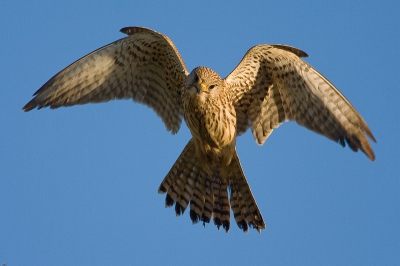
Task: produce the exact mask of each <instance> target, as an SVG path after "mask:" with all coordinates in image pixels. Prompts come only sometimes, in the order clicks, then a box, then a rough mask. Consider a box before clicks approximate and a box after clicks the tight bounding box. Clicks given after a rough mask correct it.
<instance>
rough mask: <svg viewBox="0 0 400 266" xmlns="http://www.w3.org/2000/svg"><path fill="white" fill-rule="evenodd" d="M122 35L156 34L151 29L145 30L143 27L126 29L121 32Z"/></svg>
mask: <svg viewBox="0 0 400 266" xmlns="http://www.w3.org/2000/svg"><path fill="white" fill-rule="evenodd" d="M119 31H120V32H122V33H125V34H127V35H132V34H135V33H138V32H153V33H154V32H155V31H153V30H151V29H148V28H143V27H124V28H122V29H120V30H119Z"/></svg>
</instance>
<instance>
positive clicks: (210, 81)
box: [184, 67, 224, 97]
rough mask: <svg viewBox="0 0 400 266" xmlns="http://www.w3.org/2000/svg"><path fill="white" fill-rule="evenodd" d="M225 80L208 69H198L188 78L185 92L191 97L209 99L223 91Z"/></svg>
mask: <svg viewBox="0 0 400 266" xmlns="http://www.w3.org/2000/svg"><path fill="white" fill-rule="evenodd" d="M223 82H224V81H223V80H222V79H221V77H220V76H219V75H218V74H217V72H215V71H214V70H211V69H209V68H207V67H196V68H195V69H193V70H192V72H190V74H189V75H188V76H187V78H186V83H185V88H184V89H185V90H186V92H187V93H188V94H189V95H190V96H192V97H193V96H203V97H209V96H213V95H218V94H219V92H220V90H222V89H223Z"/></svg>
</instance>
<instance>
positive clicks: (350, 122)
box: [225, 45, 376, 161]
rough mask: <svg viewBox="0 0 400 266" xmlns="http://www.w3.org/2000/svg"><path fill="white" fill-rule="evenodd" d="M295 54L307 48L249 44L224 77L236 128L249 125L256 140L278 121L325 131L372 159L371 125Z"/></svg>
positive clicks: (373, 156) (240, 130)
mask: <svg viewBox="0 0 400 266" xmlns="http://www.w3.org/2000/svg"><path fill="white" fill-rule="evenodd" d="M300 57H307V54H306V53H304V52H303V51H300V50H298V49H296V48H294V47H290V46H285V45H258V46H255V47H253V48H251V49H250V50H249V51H248V52H247V53H246V55H245V56H244V57H243V59H242V61H241V62H240V63H239V65H238V66H237V67H236V69H235V70H234V71H233V72H232V73H231V74H229V76H228V77H226V78H225V81H226V84H227V87H228V89H229V93H230V97H231V99H232V101H233V104H234V106H235V108H236V112H237V130H238V134H242V133H244V132H245V131H246V130H247V129H248V128H251V130H252V133H253V136H254V138H255V140H256V142H257V143H258V144H260V145H262V144H263V143H264V142H265V140H266V139H267V138H268V136H269V135H270V134H271V133H272V131H273V130H274V128H276V127H278V126H279V125H280V124H281V123H283V122H284V121H288V120H292V121H296V122H297V123H298V124H300V125H302V126H304V127H306V128H308V129H310V130H312V131H314V132H316V133H319V134H322V135H324V136H326V137H327V138H329V139H332V140H334V141H336V142H339V143H340V144H341V145H342V146H344V145H345V141H346V142H347V143H348V145H349V147H350V148H351V149H352V150H353V151H358V149H361V150H362V151H363V152H364V153H365V154H366V155H367V156H368V157H369V158H370V159H371V160H372V161H373V160H375V155H374V152H373V150H372V148H371V145H370V143H369V141H368V139H367V136H368V137H369V138H370V139H372V140H373V141H374V142H376V141H375V138H374V137H373V135H372V133H371V130H370V129H369V128H368V126H367V124H366V123H365V121H364V120H363V118H362V117H361V115H360V114H359V113H358V112H357V111H356V109H355V108H354V107H353V106H352V105H351V104H350V102H349V101H348V100H347V99H346V98H345V97H344V96H343V95H342V94H341V93H340V92H339V91H338V90H337V89H336V88H335V86H334V85H333V84H332V83H331V82H329V81H328V80H327V79H326V78H325V77H324V76H322V75H321V74H320V73H318V72H317V71H316V70H315V69H314V68H313V67H311V66H310V65H309V64H308V63H306V62H305V61H303V60H302V59H301V58H300Z"/></svg>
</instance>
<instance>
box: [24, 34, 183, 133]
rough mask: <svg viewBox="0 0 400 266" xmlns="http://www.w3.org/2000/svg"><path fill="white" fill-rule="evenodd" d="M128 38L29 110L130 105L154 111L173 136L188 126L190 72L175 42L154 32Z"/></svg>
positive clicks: (63, 76) (82, 63)
mask: <svg viewBox="0 0 400 266" xmlns="http://www.w3.org/2000/svg"><path fill="white" fill-rule="evenodd" d="M121 32H123V33H126V34H128V35H129V36H128V37H125V38H122V39H120V40H118V41H115V42H113V43H111V44H109V45H106V46H104V47H102V48H100V49H98V50H96V51H94V52H92V53H90V54H88V55H86V56H84V57H82V58H81V59H79V60H77V61H76V62H74V63H72V64H71V65H69V66H68V67H66V68H65V69H64V70H62V71H60V72H59V73H58V74H56V75H55V76H54V77H52V78H51V79H50V80H49V81H48V82H47V83H46V84H44V85H43V86H42V87H41V88H40V89H39V90H38V91H37V92H35V94H34V96H35V98H34V99H32V100H31V101H30V102H29V103H27V104H26V105H25V106H24V107H23V110H25V111H30V110H32V109H34V108H36V107H37V108H38V109H40V108H42V107H46V106H50V108H58V107H61V106H71V105H75V104H85V103H99V102H107V101H110V100H114V99H129V98H132V100H133V101H135V102H139V103H143V104H145V105H147V106H149V107H150V108H152V109H153V110H154V111H155V112H156V113H157V115H158V116H160V117H161V118H162V121H163V122H164V124H165V126H166V128H167V130H168V131H172V133H176V132H177V131H178V130H179V127H180V125H181V122H182V117H183V106H182V102H181V97H180V94H181V87H182V85H183V83H184V81H185V78H186V75H187V74H188V73H187V69H186V66H185V64H184V62H183V60H182V58H181V56H180V55H179V53H178V51H177V49H176V48H175V46H174V44H173V43H172V41H171V40H170V39H169V38H168V37H167V36H165V35H163V34H160V33H158V32H155V31H153V30H150V29H146V28H140V27H128V28H123V29H121Z"/></svg>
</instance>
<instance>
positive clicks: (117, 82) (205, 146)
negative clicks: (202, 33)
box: [23, 27, 376, 232]
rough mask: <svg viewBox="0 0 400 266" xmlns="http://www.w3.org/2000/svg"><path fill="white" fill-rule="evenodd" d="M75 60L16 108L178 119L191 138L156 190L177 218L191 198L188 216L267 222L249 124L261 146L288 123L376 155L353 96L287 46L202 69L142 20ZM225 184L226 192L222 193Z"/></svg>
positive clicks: (263, 48) (170, 124) (175, 125)
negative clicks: (103, 106) (254, 177)
mask: <svg viewBox="0 0 400 266" xmlns="http://www.w3.org/2000/svg"><path fill="white" fill-rule="evenodd" d="M121 32H123V33H125V34H127V35H128V36H127V37H125V38H122V39H120V40H117V41H115V42H113V43H111V44H108V45H106V46H104V47H102V48H100V49H98V50H95V51H94V52H92V53H90V54H88V55H86V56H84V57H82V58H81V59H79V60H78V61H76V62H74V63H72V64H71V65H69V66H68V67H66V68H65V69H64V70H62V71H61V72H59V73H58V74H56V75H55V76H54V77H52V78H51V79H50V80H49V81H48V82H47V83H46V84H44V85H43V86H42V87H41V88H40V89H39V90H38V91H37V92H36V93H35V94H34V98H33V99H32V100H31V101H30V102H28V103H27V104H26V105H25V106H24V107H23V110H25V111H30V110H32V109H34V108H36V107H37V108H38V109H40V108H42V107H47V106H49V107H50V108H58V107H61V106H72V105H76V104H86V103H99V102H107V101H110V100H114V99H132V100H133V101H134V102H138V103H143V104H145V105H147V106H149V107H150V108H152V109H153V110H154V111H155V112H156V113H157V115H158V116H160V117H161V119H162V121H163V122H164V124H165V126H166V129H167V130H168V131H171V132H172V134H175V133H177V132H178V130H179V128H180V125H181V122H182V118H184V120H185V121H186V124H187V126H188V127H189V129H190V132H191V135H192V138H191V139H190V140H189V142H188V144H187V145H186V147H185V148H184V150H183V151H182V153H181V155H180V156H179V157H178V159H177V160H176V162H175V163H174V165H173V166H172V168H171V170H170V171H169V173H168V174H167V175H166V177H165V179H164V180H163V181H162V183H161V185H160V187H159V189H158V192H159V193H167V194H166V199H165V204H166V206H167V207H168V206H173V205H174V204H175V212H176V215H178V216H179V215H181V214H183V213H184V211H185V210H186V208H187V207H188V205H190V219H191V220H192V222H193V223H197V222H198V221H202V222H203V224H204V223H209V222H210V220H211V219H213V221H214V224H215V225H216V226H217V227H218V229H220V227H221V226H222V227H223V228H224V229H225V230H226V232H228V231H229V228H230V211H231V209H232V212H233V215H234V218H235V222H236V223H237V225H238V227H239V228H240V229H242V230H243V231H244V232H247V231H248V228H249V227H253V228H255V229H256V230H257V231H258V232H260V230H261V229H265V223H264V219H263V217H262V216H261V212H260V210H259V208H258V207H257V204H256V201H255V199H254V197H253V194H252V192H251V190H250V187H249V184H248V183H247V180H246V178H245V175H244V172H243V169H242V167H241V165H240V161H239V157H238V155H237V153H236V138H237V137H238V136H239V135H241V134H243V133H244V132H246V131H247V130H248V129H251V132H252V133H253V136H254V139H255V141H256V142H257V143H258V144H259V145H262V144H263V143H264V142H265V140H266V139H267V138H268V136H269V135H270V134H271V133H272V131H273V130H274V129H275V128H277V127H278V126H279V125H280V124H281V123H283V122H285V121H296V122H297V123H298V124H299V125H302V126H304V127H306V128H308V129H309V130H312V131H314V132H316V133H319V134H322V135H324V136H326V137H327V138H329V139H331V140H333V141H336V142H339V143H340V144H341V145H342V146H345V143H347V144H348V146H349V147H350V148H351V149H352V150H353V151H358V150H359V149H360V150H361V151H363V152H364V153H365V154H366V155H367V156H368V158H369V159H371V160H372V161H374V160H375V155H374V152H373V150H372V148H371V146H370V143H369V141H368V139H367V137H369V138H370V139H371V140H373V141H374V142H376V141H375V138H374V137H373V135H372V133H371V130H370V129H369V128H368V126H367V124H366V123H365V121H364V120H363V118H362V117H361V115H360V114H359V113H358V112H357V111H356V109H355V108H354V107H353V106H352V105H351V104H350V102H349V101H348V100H347V99H346V98H345V97H344V96H343V95H342V94H341V93H340V92H339V91H338V90H337V89H336V88H335V86H334V85H333V84H332V83H331V82H329V81H328V80H327V79H326V78H325V77H324V76H322V75H321V74H320V73H318V72H317V71H316V70H315V69H314V68H313V67H312V66H310V65H309V64H308V63H307V62H305V61H304V60H302V59H301V57H307V56H308V55H307V54H306V53H305V52H303V51H301V50H299V49H297V48H294V47H291V46H287V45H281V44H262V45H256V46H254V47H252V48H251V49H250V50H248V51H247V53H246V54H245V55H244V57H243V59H242V60H241V62H240V63H239V64H238V65H237V67H236V68H235V69H234V70H233V71H232V72H231V73H230V74H229V75H228V76H227V77H226V78H221V77H220V76H219V75H218V74H217V73H216V72H215V71H213V70H211V69H210V68H207V67H203V66H200V67H196V68H195V69H193V70H192V71H191V72H190V73H189V72H188V70H187V69H186V66H185V64H184V62H183V60H182V58H181V56H180V55H179V53H178V50H177V49H176V47H175V45H174V44H173V42H172V41H171V40H170V39H169V38H168V37H167V36H165V35H163V34H161V33H158V32H156V31H153V30H150V29H146V28H142V27H126V28H123V29H121ZM228 189H229V193H228Z"/></svg>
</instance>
